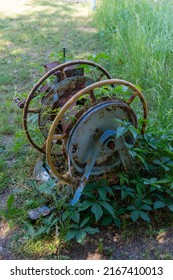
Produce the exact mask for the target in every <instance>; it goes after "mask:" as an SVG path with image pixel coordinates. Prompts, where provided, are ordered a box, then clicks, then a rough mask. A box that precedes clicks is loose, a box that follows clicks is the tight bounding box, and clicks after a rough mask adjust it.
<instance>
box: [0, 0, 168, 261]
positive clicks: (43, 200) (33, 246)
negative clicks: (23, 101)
mask: <svg viewBox="0 0 173 280" xmlns="http://www.w3.org/2000/svg"><path fill="white" fill-rule="evenodd" d="M76 2H77V1H57V0H52V1H51V2H48V1H44V0H38V1H35V0H20V1H17V3H16V1H15V0H9V1H4V0H0V29H1V35H0V57H1V65H0V71H1V75H0V107H1V108H0V119H1V126H0V137H1V138H0V155H1V157H0V196H1V200H0V208H1V212H0V213H1V214H0V216H1V228H0V254H1V258H2V259H4V258H5V259H9V258H21V259H27V258H37V259H39V258H45V259H50V258H55V259H63V258H65V259H66V258H71V259H76V258H81V259H82V258H84V259H89V258H93V259H102V258H113V259H118V258H119V259H135V258H136V259H172V257H173V255H172V248H173V239H172V237H173V230H172V229H173V227H172V225H173V224H172V223H173V221H172V211H173V200H172V199H173V190H172V189H173V172H172V171H173V170H172V169H173V168H172V167H173V143H172V142H173V141H172V134H173V114H172V99H173V68H172V61H173V47H172V46H173V29H172V26H173V17H172V14H173V1H171V0H167V1H162V0H158V1H154V0H140V1H136V0H131V1H128V0H123V1H122V0H98V1H97V9H96V10H95V11H94V12H93V11H91V6H90V3H89V1H78V2H81V3H76ZM63 47H66V48H67V53H68V54H69V56H71V57H72V58H73V59H78V58H81V59H91V60H94V61H96V62H98V63H100V64H102V65H103V66H104V67H105V68H106V69H108V70H109V72H110V73H111V74H112V76H113V77H115V78H121V79H125V80H128V81H131V82H132V83H134V84H136V85H138V86H140V88H141V89H142V92H143V93H144V95H145V98H146V100H147V102H148V104H149V121H148V129H147V133H146V137H145V139H140V137H139V149H138V150H133V151H132V155H133V157H134V161H135V163H136V164H137V167H138V169H137V170H138V172H137V176H136V178H133V181H132V180H129V179H128V178H127V176H125V175H124V174H122V173H120V174H118V176H119V182H118V184H117V185H115V186H114V188H112V190H113V191H114V192H116V194H117V198H116V203H115V199H111V197H112V196H113V194H112V193H111V191H110V188H109V187H108V183H107V182H98V185H97V186H95V185H94V184H93V185H91V186H89V188H96V187H97V188H98V190H99V191H98V192H97V193H96V194H95V195H94V196H93V197H89V193H87V190H86V196H87V195H88V199H86V202H85V204H83V205H84V206H81V204H79V205H77V208H76V209H72V211H71V212H70V211H69V205H68V204H67V203H66V202H64V201H63V200H60V201H58V202H57V201H56V200H55V199H54V197H55V195H56V194H57V193H56V192H58V187H57V189H56V190H53V191H52V190H51V191H50V189H49V188H46V190H47V189H48V190H49V191H50V192H48V191H46V192H45V188H44V187H45V186H42V187H41V189H40V186H39V185H37V183H36V182H35V180H34V179H33V169H34V166H35V163H36V160H37V158H38V156H39V155H38V154H37V152H36V151H34V150H33V149H32V148H31V147H30V146H29V144H28V142H27V140H26V138H25V134H24V132H23V128H22V111H20V110H19V109H18V108H17V106H16V105H15V103H14V99H15V98H16V97H23V96H27V95H28V93H29V92H30V90H31V88H32V87H33V85H34V83H35V82H36V81H37V80H38V79H39V78H40V77H41V75H42V74H43V72H44V71H43V67H42V66H43V65H44V64H45V63H47V62H50V61H54V60H57V59H58V58H59V57H60V56H61V51H62V48H63ZM105 57H106V59H105ZM40 158H41V156H40ZM146 171H147V172H146ZM46 187H48V186H46ZM103 187H104V188H103ZM103 198H104V201H106V202H107V204H103V201H102V200H103ZM47 203H48V204H50V205H51V206H52V205H54V206H56V210H55V211H54V213H52V214H51V215H50V216H49V217H48V218H45V219H40V220H38V221H37V222H36V223H34V224H33V223H31V221H30V220H29V219H28V216H27V211H28V210H29V209H33V208H35V207H38V206H41V205H43V204H47ZM83 203H84V202H83ZM81 207H83V208H81ZM84 208H85V209H84ZM62 209H63V213H61V210H62ZM74 210H75V211H74ZM58 213H61V214H62V215H61V214H58ZM64 213H65V214H64ZM76 213H77V214H76ZM105 216H106V217H107V220H106V221H104V222H103V220H104V217H105ZM88 217H91V219H88ZM105 222H106V223H107V224H109V227H108V230H107V227H106V228H105V227H104V224H105ZM109 222H110V223H109ZM74 229H75V231H74ZM99 230H100V233H99V232H98V231H99ZM87 234H94V235H92V239H91V237H89V239H87V237H86V236H87ZM74 237H75V238H76V240H77V241H78V242H82V245H79V244H77V246H78V247H79V248H81V250H80V251H81V254H79V253H77V252H76V241H74V239H72V238H74ZM85 237H86V238H85ZM84 238H85V239H84ZM71 239H72V240H73V241H68V240H71ZM83 240H84V241H83ZM90 240H92V242H90ZM91 243H92V245H91ZM146 245H147V246H146ZM80 246H81V247H80Z"/></svg>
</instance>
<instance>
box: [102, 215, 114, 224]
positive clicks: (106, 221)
mask: <svg viewBox="0 0 173 280" xmlns="http://www.w3.org/2000/svg"><path fill="white" fill-rule="evenodd" d="M112 221H113V218H112V217H111V216H106V217H104V219H103V221H102V225H103V226H109V225H110V224H111V223H112Z"/></svg>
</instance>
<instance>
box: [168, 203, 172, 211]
mask: <svg viewBox="0 0 173 280" xmlns="http://www.w3.org/2000/svg"><path fill="white" fill-rule="evenodd" d="M168 208H169V210H171V211H172V212H173V204H172V205H168Z"/></svg>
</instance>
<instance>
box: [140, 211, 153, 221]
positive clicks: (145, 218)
mask: <svg viewBox="0 0 173 280" xmlns="http://www.w3.org/2000/svg"><path fill="white" fill-rule="evenodd" d="M139 215H140V217H141V218H142V219H143V220H145V221H147V222H148V223H149V222H150V217H149V216H148V214H147V213H145V212H143V211H139Z"/></svg>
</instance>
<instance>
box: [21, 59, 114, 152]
mask: <svg viewBox="0 0 173 280" xmlns="http://www.w3.org/2000/svg"><path fill="white" fill-rule="evenodd" d="M85 65H87V66H92V67H94V68H95V69H97V70H99V71H100V73H101V74H100V75H99V77H97V79H101V78H103V77H104V76H105V77H106V78H107V79H111V76H110V74H109V73H108V72H107V71H106V69H104V68H103V67H101V66H100V65H99V64H97V63H94V62H91V61H87V60H74V61H68V62H66V63H63V64H61V65H58V66H56V67H54V68H53V69H51V70H50V71H48V72H47V73H45V75H44V76H43V77H42V78H41V79H40V80H39V81H38V82H37V83H36V84H35V86H34V87H33V89H32V90H31V92H30V94H29V96H28V98H27V100H26V102H25V105H24V110H23V128H24V131H25V133H26V136H27V138H28V141H29V142H30V144H31V145H32V146H33V147H34V148H35V149H37V150H38V151H40V152H42V153H45V145H46V142H45V141H46V140H44V142H43V143H42V144H38V143H37V142H36V141H35V139H33V137H32V135H31V132H30V130H29V126H28V121H29V116H28V115H29V113H31V112H32V113H34V112H35V114H38V113H39V110H40V109H41V108H34V110H32V109H33V108H30V103H31V101H32V100H33V99H34V98H35V97H36V96H37V95H38V94H39V93H40V92H43V85H44V84H45V83H46V80H47V79H48V78H50V77H52V76H55V75H56V73H60V76H61V80H64V79H67V78H68V76H71V71H72V75H73V76H74V75H81V73H82V75H83V71H84V70H83V68H84V67H83V66H85ZM73 67H74V68H75V69H73ZM70 69H72V70H70ZM84 75H85V72H84ZM44 91H45V94H47V92H49V91H50V88H49V87H47V83H46V88H45V89H44ZM43 93H44V92H43ZM38 127H39V124H38Z"/></svg>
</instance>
